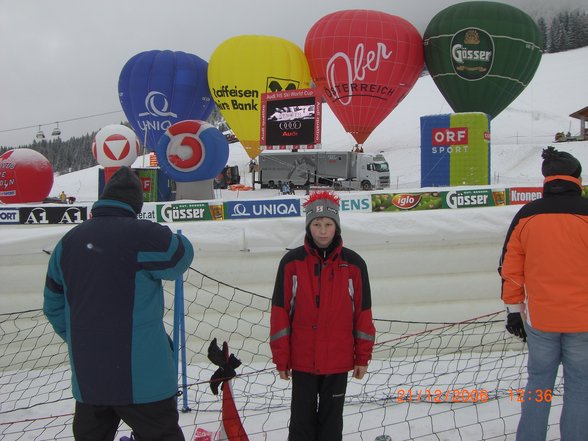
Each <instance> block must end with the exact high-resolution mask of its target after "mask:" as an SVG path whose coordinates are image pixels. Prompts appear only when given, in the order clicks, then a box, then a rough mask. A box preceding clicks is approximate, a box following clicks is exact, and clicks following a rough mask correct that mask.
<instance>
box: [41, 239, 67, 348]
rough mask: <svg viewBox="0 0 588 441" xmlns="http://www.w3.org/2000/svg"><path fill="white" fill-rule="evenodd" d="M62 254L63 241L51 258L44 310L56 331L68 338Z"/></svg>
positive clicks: (46, 279) (63, 337)
mask: <svg viewBox="0 0 588 441" xmlns="http://www.w3.org/2000/svg"><path fill="white" fill-rule="evenodd" d="M60 256H61V242H59V243H58V244H57V246H56V247H55V249H54V250H53V253H51V258H50V259H49V266H48V268H47V276H46V278H45V288H44V291H43V312H44V314H45V316H46V317H47V320H49V323H51V326H53V329H54V330H55V332H56V333H57V334H58V335H59V336H60V337H61V338H62V339H63V340H66V329H67V327H66V317H65V291H64V287H63V276H62V272H61V267H60V265H59V260H60Z"/></svg>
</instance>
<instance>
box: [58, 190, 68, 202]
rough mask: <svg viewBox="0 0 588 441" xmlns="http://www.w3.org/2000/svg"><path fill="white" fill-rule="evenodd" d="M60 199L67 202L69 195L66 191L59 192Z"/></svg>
mask: <svg viewBox="0 0 588 441" xmlns="http://www.w3.org/2000/svg"><path fill="white" fill-rule="evenodd" d="M59 199H60V200H61V202H63V203H64V204H65V203H67V196H66V195H65V191H63V190H62V191H61V193H60V194H59Z"/></svg>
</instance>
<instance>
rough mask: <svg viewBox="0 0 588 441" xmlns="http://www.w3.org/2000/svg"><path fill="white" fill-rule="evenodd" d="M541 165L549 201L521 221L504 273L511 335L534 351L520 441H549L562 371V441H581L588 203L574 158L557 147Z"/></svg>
mask: <svg viewBox="0 0 588 441" xmlns="http://www.w3.org/2000/svg"><path fill="white" fill-rule="evenodd" d="M542 158H543V164H542V168H541V171H542V173H543V176H544V177H545V181H544V185H543V197H542V198H541V199H538V200H536V201H533V202H530V203H528V204H527V205H525V206H523V207H522V208H521V210H520V211H519V212H518V213H517V214H516V215H515V217H514V219H513V221H512V223H511V225H510V228H509V230H508V233H507V235H506V240H505V243H504V248H503V251H502V257H501V263H500V267H499V273H500V275H501V277H502V300H503V302H504V304H505V306H506V311H507V317H506V329H507V331H508V332H510V333H511V334H514V335H516V336H518V337H520V338H522V339H523V341H525V340H526V341H527V343H528V347H529V352H528V361H527V371H528V382H527V385H526V388H525V394H524V396H523V400H522V408H521V418H520V421H519V425H518V429H517V438H516V439H517V441H527V440H529V441H530V440H533V441H539V440H545V439H546V435H547V425H548V417H549V411H550V408H551V398H552V395H553V387H554V385H555V380H556V376H557V371H558V368H559V365H560V364H561V365H563V377H564V395H563V408H562V413H561V418H560V431H561V439H562V440H565V441H576V440H578V441H579V440H585V439H586V436H587V433H588V418H587V416H588V199H585V198H583V197H582V181H581V177H580V175H581V173H582V166H581V165H580V162H579V161H578V160H577V159H576V158H574V157H573V156H572V155H570V154H569V153H566V152H558V151H557V150H556V149H554V148H553V147H548V148H547V149H544V150H543V153H542Z"/></svg>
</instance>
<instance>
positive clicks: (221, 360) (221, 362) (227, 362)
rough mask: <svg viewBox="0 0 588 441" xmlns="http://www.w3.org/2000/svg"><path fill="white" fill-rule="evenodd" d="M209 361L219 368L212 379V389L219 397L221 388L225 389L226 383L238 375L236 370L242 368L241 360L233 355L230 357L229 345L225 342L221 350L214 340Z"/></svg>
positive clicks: (209, 351)
mask: <svg viewBox="0 0 588 441" xmlns="http://www.w3.org/2000/svg"><path fill="white" fill-rule="evenodd" d="M208 359H209V360H210V361H211V362H212V363H214V364H215V365H217V366H218V369H217V370H216V371H215V372H214V374H212V377H211V378H210V389H211V390H212V393H213V394H214V395H218V389H219V386H220V387H221V388H224V385H225V382H226V381H228V380H230V379H231V378H233V377H235V376H236V375H237V372H235V369H237V368H238V367H239V366H241V360H239V359H238V358H237V357H235V356H234V355H233V354H231V355H229V345H228V344H227V342H226V341H225V342H223V348H222V349H221V348H219V347H218V345H217V343H216V338H214V339H213V340H212V341H211V342H210V345H209V346H208Z"/></svg>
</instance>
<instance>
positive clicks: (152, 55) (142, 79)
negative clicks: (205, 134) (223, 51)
mask: <svg viewBox="0 0 588 441" xmlns="http://www.w3.org/2000/svg"><path fill="white" fill-rule="evenodd" d="M207 71H208V63H207V62H206V61H204V60H202V59H201V58H199V57H198V56H196V55H193V54H189V53H186V52H174V51H169V50H165V51H160V50H152V51H147V52H141V53H139V54H137V55H135V56H133V57H132V58H131V59H130V60H129V61H127V62H126V64H125V65H124V67H123V68H122V71H121V73H120V76H119V79H118V94H119V98H120V103H121V106H122V108H123V110H124V112H125V115H126V116H127V118H128V120H129V123H130V124H131V126H132V127H133V129H134V130H135V133H136V134H137V136H138V137H139V139H140V140H141V142H143V143H144V145H145V147H146V148H147V149H148V150H154V149H155V147H156V146H157V143H158V141H159V138H160V137H161V135H162V134H163V133H164V132H165V131H166V130H167V129H168V128H169V127H170V126H172V125H173V124H174V123H176V122H179V121H184V120H206V119H207V118H208V116H209V115H210V113H211V112H212V109H213V107H214V101H213V100H212V97H211V95H210V90H209V88H208V77H207Z"/></svg>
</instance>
